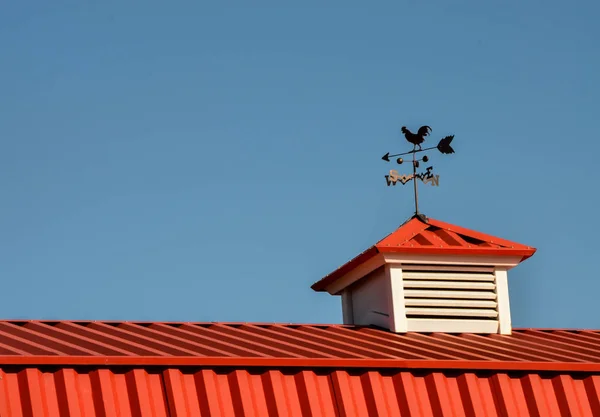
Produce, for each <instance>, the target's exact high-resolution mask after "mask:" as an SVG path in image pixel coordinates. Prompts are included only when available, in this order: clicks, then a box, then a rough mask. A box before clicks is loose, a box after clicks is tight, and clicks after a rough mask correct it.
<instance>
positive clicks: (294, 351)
mask: <svg viewBox="0 0 600 417" xmlns="http://www.w3.org/2000/svg"><path fill="white" fill-rule="evenodd" d="M599 374H600V331H591V330H561V329H555V330H541V329H519V330H515V331H514V332H513V334H512V335H510V336H506V335H475V334H457V335H450V334H438V333H433V334H416V333H406V334H393V333H390V332H388V331H385V330H380V329H375V328H368V327H357V326H343V325H317V324H313V325H309V324H298V325H292V324H269V323H265V324H256V323H255V324H250V323H139V322H66V321H60V322H55V321H0V416H3V417H4V416H9V417H13V416H15V417H20V416H54V415H56V416H58V415H61V416H86V417H94V416H104V417H109V416H120V417H129V416H131V417H134V416H135V417H138V416H139V417H144V416H152V417H162V416H165V417H166V416H177V417H183V416H186V417H187V416H221V415H223V416H233V415H243V416H257V417H263V416H265V417H271V416H465V417H466V416H513V415H515V416H517V415H519V416H593V415H600V402H599V398H600V376H598V375H599Z"/></svg>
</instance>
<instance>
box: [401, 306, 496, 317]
mask: <svg viewBox="0 0 600 417" xmlns="http://www.w3.org/2000/svg"><path fill="white" fill-rule="evenodd" d="M406 315H407V316H410V315H413V316H435V317H443V316H449V317H492V318H493V317H498V312H497V311H495V310H494V309H483V308H482V309H469V308H415V307H408V308H407V309H406Z"/></svg>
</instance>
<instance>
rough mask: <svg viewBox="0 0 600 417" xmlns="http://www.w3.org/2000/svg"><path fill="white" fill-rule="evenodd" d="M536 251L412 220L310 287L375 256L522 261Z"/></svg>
mask: <svg viewBox="0 0 600 417" xmlns="http://www.w3.org/2000/svg"><path fill="white" fill-rule="evenodd" d="M535 251H536V249H535V248H533V247H531V246H527V245H522V244H520V243H516V242H512V241H510V240H506V239H501V238H498V237H494V236H491V235H487V234H485V233H481V232H477V231H474V230H470V229H466V228H464V227H460V226H455V225H452V224H449V223H445V222H441V221H439V220H435V219H428V220H427V222H424V221H423V220H421V219H420V218H419V217H416V216H415V217H412V218H411V219H410V220H408V221H407V222H405V223H404V224H402V225H401V226H400V227H399V228H398V229H396V230H395V231H394V232H392V233H391V234H389V235H388V236H386V237H385V238H383V239H382V240H380V241H379V242H377V243H376V244H375V245H373V246H371V247H370V248H368V249H367V250H365V251H364V252H363V253H361V254H360V255H358V256H356V257H355V258H353V259H352V260H350V261H348V262H347V263H346V264H344V265H342V266H340V267H339V268H337V269H336V270H335V271H333V272H331V273H330V274H328V275H327V276H325V277H324V278H322V279H321V280H319V281H317V282H316V283H314V284H313V286H312V288H313V290H315V291H324V290H325V288H326V287H327V286H328V285H330V284H331V283H332V282H334V281H336V280H337V279H338V278H340V277H342V276H343V275H344V274H346V273H347V272H349V271H351V270H352V269H354V268H356V267H357V266H358V265H360V264H362V263H364V262H366V261H367V260H369V259H371V258H372V257H374V256H376V255H377V254H378V253H417V254H431V255H433V254H439V255H489V256H501V255H505V256H519V257H521V258H522V259H521V260H522V261H523V260H525V259H527V258H529V257H531V256H532V255H533V254H534V253H535Z"/></svg>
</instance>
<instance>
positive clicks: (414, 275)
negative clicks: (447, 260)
mask: <svg viewBox="0 0 600 417" xmlns="http://www.w3.org/2000/svg"><path fill="white" fill-rule="evenodd" d="M403 278H404V279H410V280H413V279H414V280H430V279H431V278H432V275H431V272H403ZM435 279H436V280H437V279H439V280H444V281H489V282H494V275H493V274H457V273H452V272H448V273H446V272H445V273H443V274H440V273H436V274H435Z"/></svg>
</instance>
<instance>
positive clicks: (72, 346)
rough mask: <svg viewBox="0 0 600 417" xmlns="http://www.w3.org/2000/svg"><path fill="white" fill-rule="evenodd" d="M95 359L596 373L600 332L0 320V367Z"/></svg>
mask: <svg viewBox="0 0 600 417" xmlns="http://www.w3.org/2000/svg"><path fill="white" fill-rule="evenodd" d="M398 361H404V362H403V363H402V364H399V363H398ZM104 363H111V364H144V365H149V364H189V365H192V364H197V365H202V364H206V365H223V366H225V365H230V366H237V365H246V366H271V365H272V366H277V367H280V366H306V367H317V366H319V367H327V366H333V367H339V366H342V367H346V366H351V367H364V368H366V367H378V368H380V367H399V366H405V367H410V368H415V367H417V368H423V367H424V368H432V367H437V368H464V369H530V370H544V369H546V370H550V369H555V370H561V369H571V370H585V369H588V370H589V369H592V368H594V367H595V368H598V370H600V331H591V330H536V329H521V330H514V331H513V334H512V335H498V334H490V335H478V334H443V333H432V334H421V333H406V334H395V333H391V332H388V331H385V330H380V329H376V328H371V327H360V326H344V325H317V324H313V325H309V324H297V325H292V324H288V325H286V324H251V323H238V324H235V323H233V324H231V323H230V324H225V323H134V322H99V321H91V322H69V321H60V322H53V321H0V364H37V365H39V364H73V365H76V364H104ZM590 367H592V368H590ZM595 368H594V369H595Z"/></svg>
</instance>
